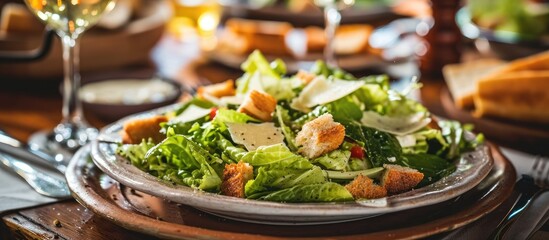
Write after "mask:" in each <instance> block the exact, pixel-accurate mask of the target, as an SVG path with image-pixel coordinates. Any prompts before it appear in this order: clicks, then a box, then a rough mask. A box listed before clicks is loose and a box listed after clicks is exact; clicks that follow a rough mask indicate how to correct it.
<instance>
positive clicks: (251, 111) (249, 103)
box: [237, 90, 276, 122]
mask: <svg viewBox="0 0 549 240" xmlns="http://www.w3.org/2000/svg"><path fill="white" fill-rule="evenodd" d="M275 108H276V99H275V98H274V97H273V96H271V95H269V94H268V93H266V92H260V91H257V90H252V91H251V92H250V93H249V94H248V95H247V96H246V97H245V98H244V101H242V104H241V105H240V107H239V108H238V109H237V111H238V112H241V113H246V114H248V115H250V116H252V117H254V118H257V119H259V120H263V121H265V122H267V121H270V120H271V119H272V115H273V112H274V110H275Z"/></svg>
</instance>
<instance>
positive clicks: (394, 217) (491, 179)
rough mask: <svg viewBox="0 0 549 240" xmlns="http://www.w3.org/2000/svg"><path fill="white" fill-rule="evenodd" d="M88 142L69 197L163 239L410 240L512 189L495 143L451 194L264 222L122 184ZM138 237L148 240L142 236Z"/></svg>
mask: <svg viewBox="0 0 549 240" xmlns="http://www.w3.org/2000/svg"><path fill="white" fill-rule="evenodd" d="M90 152H91V146H90V145H87V146H85V147H83V148H81V149H80V150H79V151H78V152H77V153H76V154H75V156H74V158H73V160H72V161H71V162H70V165H69V166H68V168H67V174H66V177H67V182H68V184H69V187H70V189H71V192H72V195H73V196H74V198H75V199H76V200H77V201H78V202H79V203H80V204H82V205H83V206H85V207H86V208H87V209H88V210H89V211H90V212H93V213H94V214H95V215H97V216H100V217H102V218H103V219H105V220H107V221H108V222H110V223H112V224H114V225H118V226H121V227H123V228H125V229H128V230H130V231H135V232H138V233H144V234H147V235H150V236H151V237H154V238H169V239H205V238H208V239H254V240H256V239H313V238H314V239H410V238H415V239H417V238H424V237H427V236H432V235H435V234H443V232H446V231H451V230H453V229H456V228H459V227H461V226H464V225H466V224H469V223H471V222H473V221H475V220H477V219H479V218H481V217H482V216H484V215H486V214H489V213H491V212H493V211H494V209H496V208H497V207H498V206H499V205H500V204H501V203H502V202H504V200H505V199H507V198H508V197H509V195H510V194H511V192H512V189H513V184H514V183H515V180H516V172H515V170H514V168H513V166H512V164H511V163H510V162H509V160H507V159H506V158H505V157H504V155H502V154H501V152H500V151H499V149H498V148H497V146H491V147H490V152H491V154H492V155H493V156H494V166H493V168H492V170H491V171H490V173H489V174H488V176H487V177H486V178H485V179H483V180H482V182H481V183H480V184H478V185H476V186H474V187H473V188H472V189H471V190H469V191H467V192H466V193H464V194H462V195H460V196H459V197H457V198H453V199H450V200H448V201H444V202H441V203H438V204H434V205H429V206H425V207H419V208H413V209H409V210H404V211H399V212H396V213H390V214H383V215H380V216H375V217H371V218H367V219H363V220H357V221H352V222H344V223H335V224H322V225H306V226H302V225H299V226H294V225H286V226H281V225H265V224H254V223H247V222H242V221H234V220H230V219H226V218H220V217H217V216H214V215H210V214H208V213H204V212H202V211H200V210H196V209H195V208H193V207H190V206H188V205H185V204H177V203H174V202H171V201H167V200H165V199H161V198H158V197H155V196H152V195H149V194H146V193H144V192H140V191H136V190H135V189H132V188H129V187H127V186H124V185H122V184H120V183H118V182H116V181H115V180H114V179H112V178H111V177H110V176H109V175H107V174H105V173H104V172H102V171H101V170H99V168H98V167H97V166H96V165H95V164H93V161H92V159H91V156H90ZM142 238H143V239H148V238H147V236H143V237H142Z"/></svg>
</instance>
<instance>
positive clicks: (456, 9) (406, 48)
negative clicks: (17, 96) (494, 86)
mask: <svg viewBox="0 0 549 240" xmlns="http://www.w3.org/2000/svg"><path fill="white" fill-rule="evenodd" d="M319 2H322V1H320V0H316V1H315V0H118V2H117V5H116V7H115V9H114V10H113V11H112V12H110V13H108V14H106V15H105V16H104V17H103V19H102V20H101V21H100V22H99V24H97V25H96V26H94V27H93V28H92V29H91V30H90V31H89V32H86V34H84V36H83V38H82V44H81V45H82V47H81V72H82V73H83V74H85V73H89V72H98V71H109V70H117V69H118V70H119V69H121V68H126V67H139V66H153V67H155V68H157V69H158V71H160V72H162V73H163V74H167V75H169V76H171V77H175V75H176V74H177V73H176V72H177V71H179V70H180V67H181V64H183V63H187V62H188V60H189V59H190V58H191V57H190V56H196V55H201V56H200V57H203V58H206V60H207V61H213V62H217V63H220V64H222V65H225V66H227V67H232V68H236V69H238V67H239V64H240V63H241V62H242V60H243V59H244V58H245V57H246V56H247V54H249V53H250V52H251V51H253V50H254V49H259V50H261V51H262V52H263V53H264V54H265V55H267V56H268V57H269V58H275V57H278V58H283V60H285V61H287V62H288V63H289V68H290V70H297V69H298V68H305V67H307V64H310V62H311V61H314V60H315V59H319V58H322V51H323V49H324V47H325V44H326V38H325V35H324V30H323V27H324V17H323V11H322V9H321V7H319V6H320V5H319ZM341 2H346V4H348V5H346V7H345V8H342V9H341V14H342V17H341V26H340V28H339V29H338V31H337V33H336V37H335V38H336V40H335V52H336V55H337V56H338V61H339V62H340V65H341V67H342V68H344V69H347V70H350V71H355V70H362V69H370V70H374V71H375V70H376V69H377V70H378V71H386V70H387V69H386V68H387V65H391V64H393V65H394V64H399V63H402V62H403V61H409V60H414V61H417V62H418V63H419V62H421V61H423V62H424V64H423V67H424V68H425V69H437V68H441V66H431V65H432V62H433V61H432V56H430V55H429V53H428V52H429V49H430V46H431V45H433V44H447V45H448V46H453V47H452V48H456V47H458V46H457V44H455V43H458V42H459V43H460V44H470V45H473V46H474V47H475V48H476V49H478V50H479V51H480V52H481V53H482V54H496V55H498V56H500V57H502V58H504V59H507V60H509V59H514V58H517V57H522V56H526V55H529V54H532V53H535V52H539V51H541V50H544V49H545V48H547V40H546V38H547V37H546V36H547V31H548V24H549V21H548V20H549V19H548V18H549V10H548V9H549V7H548V5H549V4H548V3H547V2H548V1H544V0H475V1H470V2H468V1H455V0H452V1H433V2H431V1H428V0H347V1H341ZM347 2H348V3H347ZM442 2H444V3H442ZM0 8H1V16H0V51H2V53H4V55H5V54H6V53H9V54H12V53H13V52H14V51H17V52H18V53H19V52H22V51H29V50H33V49H37V48H40V46H41V43H42V41H43V38H44V37H43V36H44V35H43V32H44V25H43V24H41V23H40V22H39V21H38V20H37V19H36V18H35V17H34V16H33V15H32V14H30V12H29V10H28V9H27V8H26V7H25V6H24V3H23V1H22V0H0ZM433 10H434V11H435V12H434V11H433ZM434 18H438V19H437V21H436V22H437V24H435V21H433V19H434ZM433 26H435V27H433ZM433 29H434V30H433ZM430 30H433V31H431V33H430V35H433V36H428V35H429V32H430ZM439 34H440V36H442V37H439V36H438V35H439ZM456 34H457V35H456ZM434 35H437V37H434ZM435 42H436V43H435ZM444 42H445V43H444ZM166 46H169V47H168V48H165V47H166ZM508 46H513V47H512V48H507V47H508ZM459 47H461V45H459ZM502 48H503V49H505V50H501V49H502ZM441 49H444V48H441ZM443 51H445V50H443ZM440 55H446V56H447V57H446V58H447V59H444V60H442V61H438V62H439V63H441V64H443V63H449V62H457V61H458V58H459V56H457V55H461V51H459V50H455V51H453V53H452V52H450V51H447V53H445V54H440ZM421 58H424V59H423V60H422V59H421ZM434 62H437V61H434ZM430 64H431V65H430ZM438 65H440V64H438ZM418 66H419V65H418ZM406 74H413V73H410V72H407V73H406ZM0 76H1V77H2V78H3V79H22V80H20V81H45V80H48V81H55V80H59V79H60V77H61V76H62V65H61V50H60V43H59V40H58V39H54V41H53V44H52V49H51V51H49V52H48V54H46V56H45V57H43V58H41V59H38V60H35V61H26V62H15V61H10V60H9V59H8V60H4V61H2V62H1V63H0Z"/></svg>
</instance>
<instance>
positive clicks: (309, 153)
mask: <svg viewBox="0 0 549 240" xmlns="http://www.w3.org/2000/svg"><path fill="white" fill-rule="evenodd" d="M344 138H345V127H344V126H343V125H341V124H340V123H338V122H334V119H333V116H332V115H331V114H329V113H326V114H324V115H322V116H320V117H318V118H316V119H314V120H312V121H310V122H308V123H306V124H305V125H303V128H302V129H301V131H299V132H298V133H297V137H296V138H295V141H296V143H297V144H298V145H299V146H301V148H300V149H299V150H298V152H299V153H300V154H302V155H303V156H305V157H308V158H310V159H313V158H315V157H318V156H320V155H322V154H325V153H328V152H331V151H333V150H335V149H337V148H338V147H339V145H341V143H343V139H344Z"/></svg>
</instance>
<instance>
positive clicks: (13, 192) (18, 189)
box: [0, 164, 59, 213]
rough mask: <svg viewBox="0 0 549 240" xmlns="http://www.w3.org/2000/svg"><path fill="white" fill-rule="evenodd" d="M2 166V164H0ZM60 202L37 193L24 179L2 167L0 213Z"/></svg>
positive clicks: (0, 169) (0, 173) (0, 168)
mask: <svg viewBox="0 0 549 240" xmlns="http://www.w3.org/2000/svg"><path fill="white" fill-rule="evenodd" d="M0 165H1V164H0ZM55 201H59V199H56V198H50V197H46V196H43V195H40V194H39V193H37V192H35V191H34V190H33V189H32V188H31V187H30V186H29V185H28V184H27V182H25V180H24V179H23V178H21V177H20V176H19V175H17V174H16V173H14V172H13V171H11V170H9V169H8V168H6V167H5V166H4V165H1V167H0V213H2V212H5V211H9V210H14V209H19V208H26V207H32V206H37V205H41V204H45V203H51V202H55Z"/></svg>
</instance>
